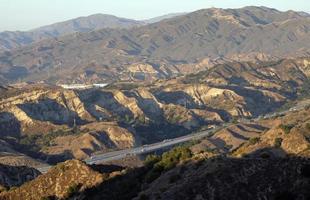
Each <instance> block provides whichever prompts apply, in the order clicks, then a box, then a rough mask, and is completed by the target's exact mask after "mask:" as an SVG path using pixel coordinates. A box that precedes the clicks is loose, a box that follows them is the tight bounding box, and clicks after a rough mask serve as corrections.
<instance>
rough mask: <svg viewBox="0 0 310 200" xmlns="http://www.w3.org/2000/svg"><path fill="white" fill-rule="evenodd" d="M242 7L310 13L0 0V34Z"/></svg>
mask: <svg viewBox="0 0 310 200" xmlns="http://www.w3.org/2000/svg"><path fill="white" fill-rule="evenodd" d="M244 6H267V7H272V8H276V9H279V10H283V11H286V10H296V11H305V12H310V3H309V0H254V1H253V0H0V31H4V30H8V31H16V30H19V31H27V30H31V29H33V28H37V27H40V26H43V25H49V24H52V23H56V22H61V21H65V20H69V19H73V18H76V17H80V16H88V15H92V14H97V13H103V14H112V15H116V16H119V17H125V18H130V19H137V20H141V19H149V18H152V17H157V16H160V15H164V14H168V13H177V12H191V11H195V10H199V9H204V8H210V7H217V8H240V7H244Z"/></svg>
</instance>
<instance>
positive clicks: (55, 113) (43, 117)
mask: <svg viewBox="0 0 310 200" xmlns="http://www.w3.org/2000/svg"><path fill="white" fill-rule="evenodd" d="M18 107H19V108H20V109H22V110H23V111H24V112H25V113H26V114H27V115H28V116H29V117H30V118H32V119H35V120H38V121H45V122H46V121H50V122H52V123H53V124H57V125H63V124H67V125H69V126H73V125H74V123H76V124H77V125H83V124H85V123H86V122H85V121H84V120H82V119H81V118H80V117H79V116H78V114H77V113H75V112H73V111H71V110H69V109H67V108H66V107H64V106H63V105H61V104H59V103H58V102H57V101H55V100H53V99H48V98H47V99H42V100H39V101H38V102H37V103H25V104H20V105H18ZM74 121H75V122H74Z"/></svg>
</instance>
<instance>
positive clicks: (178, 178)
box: [169, 174, 181, 183]
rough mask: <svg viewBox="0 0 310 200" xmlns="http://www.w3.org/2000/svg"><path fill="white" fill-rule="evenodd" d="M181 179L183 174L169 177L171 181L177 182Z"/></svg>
mask: <svg viewBox="0 0 310 200" xmlns="http://www.w3.org/2000/svg"><path fill="white" fill-rule="evenodd" d="M180 179H181V176H180V175H179V174H174V175H171V176H170V177H169V183H175V182H177V181H178V180H180Z"/></svg>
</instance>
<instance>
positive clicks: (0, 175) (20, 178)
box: [0, 164, 40, 193]
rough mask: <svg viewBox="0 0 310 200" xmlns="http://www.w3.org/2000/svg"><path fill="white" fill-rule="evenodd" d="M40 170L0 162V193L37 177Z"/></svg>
mask: <svg viewBox="0 0 310 200" xmlns="http://www.w3.org/2000/svg"><path fill="white" fill-rule="evenodd" d="M39 175H40V172H39V171H38V170H36V169H33V168H28V167H22V166H19V167H14V166H9V165H2V164H0V193H1V192H3V191H5V190H7V189H9V188H12V187H18V186H21V185H22V184H24V183H26V182H28V181H31V180H33V179H35V178H37V177H38V176H39Z"/></svg>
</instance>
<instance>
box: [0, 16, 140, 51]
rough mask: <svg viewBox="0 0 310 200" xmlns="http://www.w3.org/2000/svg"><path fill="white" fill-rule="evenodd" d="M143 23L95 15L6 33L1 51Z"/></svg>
mask: <svg viewBox="0 0 310 200" xmlns="http://www.w3.org/2000/svg"><path fill="white" fill-rule="evenodd" d="M141 25H144V23H143V22H139V21H135V20H130V19H125V18H119V17H115V16H113V15H104V14H95V15H90V16H87V17H79V18H76V19H72V20H68V21H64V22H59V23H55V24H51V25H48V26H43V27H40V28H36V29H33V30H30V31H24V32H23V31H5V32H1V33H0V50H11V49H14V48H18V47H22V46H26V45H29V44H32V43H35V42H39V41H41V40H45V39H52V38H56V37H60V36H64V35H68V34H72V33H75V32H78V33H84V32H91V31H94V30H99V29H103V28H132V27H135V26H141Z"/></svg>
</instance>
